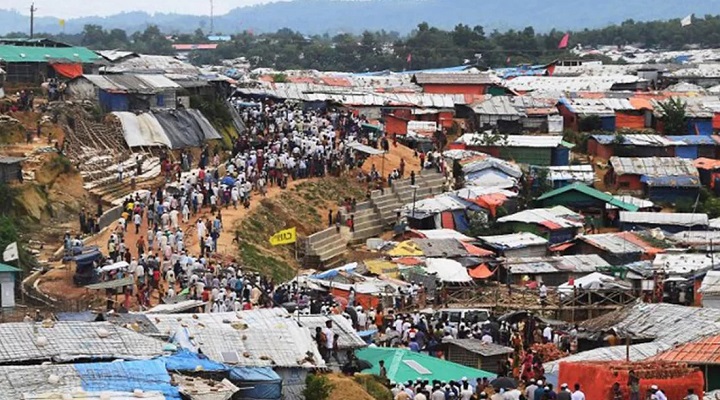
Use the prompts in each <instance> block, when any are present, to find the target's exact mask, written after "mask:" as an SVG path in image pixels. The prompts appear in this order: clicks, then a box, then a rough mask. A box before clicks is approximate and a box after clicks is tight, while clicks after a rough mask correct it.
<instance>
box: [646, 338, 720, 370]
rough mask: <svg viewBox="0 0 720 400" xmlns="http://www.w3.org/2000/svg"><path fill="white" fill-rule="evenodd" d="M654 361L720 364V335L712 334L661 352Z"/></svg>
mask: <svg viewBox="0 0 720 400" xmlns="http://www.w3.org/2000/svg"><path fill="white" fill-rule="evenodd" d="M650 360H652V361H674V362H684V363H688V364H720V336H710V337H707V338H705V339H701V340H698V341H696V342H690V343H686V344H683V345H681V346H678V347H675V348H674V349H670V350H668V351H666V352H664V353H660V354H658V355H656V356H654V357H652V358H650Z"/></svg>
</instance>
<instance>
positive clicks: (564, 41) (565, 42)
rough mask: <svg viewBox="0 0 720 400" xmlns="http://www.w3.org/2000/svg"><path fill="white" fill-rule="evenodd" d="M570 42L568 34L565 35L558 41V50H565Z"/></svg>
mask: <svg viewBox="0 0 720 400" xmlns="http://www.w3.org/2000/svg"><path fill="white" fill-rule="evenodd" d="M569 42H570V34H569V33H566V34H565V36H563V37H562V39H560V44H558V49H566V48H567V47H568V43H569Z"/></svg>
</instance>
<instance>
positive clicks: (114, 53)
mask: <svg viewBox="0 0 720 400" xmlns="http://www.w3.org/2000/svg"><path fill="white" fill-rule="evenodd" d="M96 53H98V54H99V55H100V56H102V57H103V58H105V59H107V60H108V61H117V60H120V59H122V58H125V57H130V56H137V55H138V54H137V53H133V52H132V51H122V50H99V51H96Z"/></svg>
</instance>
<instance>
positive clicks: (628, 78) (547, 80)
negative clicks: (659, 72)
mask: <svg viewBox="0 0 720 400" xmlns="http://www.w3.org/2000/svg"><path fill="white" fill-rule="evenodd" d="M638 82H646V80H644V79H640V78H639V77H637V76H634V75H603V76H583V77H555V76H518V77H516V78H513V79H509V80H506V81H504V85H505V86H507V87H508V88H509V89H510V90H513V91H518V92H525V91H537V92H543V93H562V92H607V91H610V90H611V89H612V87H613V86H614V85H615V84H628V83H638Z"/></svg>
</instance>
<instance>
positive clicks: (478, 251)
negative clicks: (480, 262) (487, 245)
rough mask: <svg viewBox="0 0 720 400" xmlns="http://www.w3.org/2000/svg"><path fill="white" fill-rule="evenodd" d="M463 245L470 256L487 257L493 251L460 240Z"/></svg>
mask: <svg viewBox="0 0 720 400" xmlns="http://www.w3.org/2000/svg"><path fill="white" fill-rule="evenodd" d="M461 243H462V245H463V247H465V250H467V252H468V253H469V254H470V255H471V256H479V257H487V256H491V255H493V254H495V253H493V252H492V251H490V250H485V249H483V248H481V247H477V246H475V245H472V244H470V243H465V242H461Z"/></svg>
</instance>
